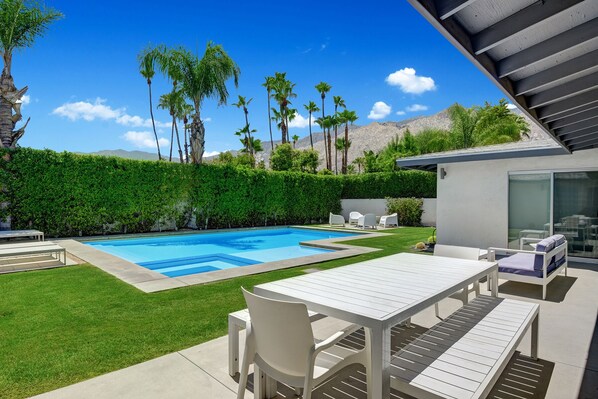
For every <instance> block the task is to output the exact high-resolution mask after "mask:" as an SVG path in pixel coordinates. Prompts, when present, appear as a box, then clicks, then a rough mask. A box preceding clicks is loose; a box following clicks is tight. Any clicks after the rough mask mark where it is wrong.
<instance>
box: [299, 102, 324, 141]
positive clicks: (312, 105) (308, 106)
mask: <svg viewBox="0 0 598 399" xmlns="http://www.w3.org/2000/svg"><path fill="white" fill-rule="evenodd" d="M303 107H304V108H305V110H306V111H307V112H308V113H309V143H310V144H311V149H312V150H313V149H314V139H313V137H312V135H311V115H312V114H313V113H314V112H318V111H319V110H320V108H318V106H317V105H316V103H315V102H313V101H310V102H309V103H307V104H305V105H303Z"/></svg>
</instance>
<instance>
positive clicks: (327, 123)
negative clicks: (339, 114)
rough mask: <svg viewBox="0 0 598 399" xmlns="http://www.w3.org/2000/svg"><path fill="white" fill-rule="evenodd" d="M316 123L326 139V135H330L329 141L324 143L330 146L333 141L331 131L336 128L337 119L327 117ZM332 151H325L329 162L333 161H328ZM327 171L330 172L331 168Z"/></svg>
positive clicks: (317, 120) (319, 119) (325, 156)
mask: <svg viewBox="0 0 598 399" xmlns="http://www.w3.org/2000/svg"><path fill="white" fill-rule="evenodd" d="M316 123H317V124H318V125H320V127H321V128H322V134H323V135H324V137H326V135H328V139H327V140H326V141H325V142H324V143H327V144H328V145H330V144H331V143H330V141H331V137H330V129H331V128H332V127H333V126H334V123H335V118H334V117H333V116H331V115H327V116H325V117H323V118H318V119H316ZM325 145H326V144H325ZM330 150H331V149H330V148H328V150H327V151H324V158H326V160H327V161H328V162H329V161H331V160H330V159H328V155H330ZM327 169H328V170H330V168H327Z"/></svg>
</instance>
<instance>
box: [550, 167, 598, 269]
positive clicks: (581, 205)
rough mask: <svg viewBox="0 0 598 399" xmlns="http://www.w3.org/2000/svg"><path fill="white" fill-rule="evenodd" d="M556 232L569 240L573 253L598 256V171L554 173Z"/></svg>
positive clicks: (571, 252) (586, 256) (575, 254)
mask: <svg viewBox="0 0 598 399" xmlns="http://www.w3.org/2000/svg"><path fill="white" fill-rule="evenodd" d="M554 232H555V233H557V234H563V235H565V237H567V241H568V243H569V256H578V257H582V258H596V257H598V245H597V244H598V241H597V240H598V172H557V173H555V174H554Z"/></svg>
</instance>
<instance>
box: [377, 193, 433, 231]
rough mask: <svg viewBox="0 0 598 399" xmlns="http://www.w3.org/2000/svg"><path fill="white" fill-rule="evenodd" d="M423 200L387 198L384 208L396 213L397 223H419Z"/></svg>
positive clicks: (408, 224) (417, 224)
mask: <svg viewBox="0 0 598 399" xmlns="http://www.w3.org/2000/svg"><path fill="white" fill-rule="evenodd" d="M423 205H424V201H423V200H421V199H419V198H387V199H386V208H387V210H388V213H389V214H390V213H395V212H396V213H397V215H398V217H399V224H400V225H402V226H419V225H421V219H422V214H423V213H424V211H423V209H422V206H423Z"/></svg>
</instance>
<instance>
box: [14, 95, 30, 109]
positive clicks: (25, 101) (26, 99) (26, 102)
mask: <svg viewBox="0 0 598 399" xmlns="http://www.w3.org/2000/svg"><path fill="white" fill-rule="evenodd" d="M17 102H20V103H21V104H23V106H25V105H29V103H31V97H30V96H28V95H27V94H25V95H24V96H23V97H21V100H20V101H17Z"/></svg>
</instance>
